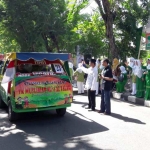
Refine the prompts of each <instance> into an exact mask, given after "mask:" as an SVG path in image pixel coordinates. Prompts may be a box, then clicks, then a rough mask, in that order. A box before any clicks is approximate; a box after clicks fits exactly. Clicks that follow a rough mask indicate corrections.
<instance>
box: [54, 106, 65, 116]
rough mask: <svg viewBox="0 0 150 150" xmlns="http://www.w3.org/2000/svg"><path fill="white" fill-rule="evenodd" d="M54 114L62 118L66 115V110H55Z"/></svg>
mask: <svg viewBox="0 0 150 150" xmlns="http://www.w3.org/2000/svg"><path fill="white" fill-rule="evenodd" d="M56 113H57V115H58V116H60V117H63V116H64V115H65V113H66V108H60V109H56Z"/></svg>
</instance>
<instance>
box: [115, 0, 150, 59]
mask: <svg viewBox="0 0 150 150" xmlns="http://www.w3.org/2000/svg"><path fill="white" fill-rule="evenodd" d="M149 6H150V2H147V0H143V1H141V4H139V3H138V1H136V0H128V1H124V2H123V3H122V5H120V7H119V8H118V11H117V16H116V19H115V22H114V24H115V25H116V29H117V31H119V32H117V31H116V36H117V39H118V40H117V45H118V48H119V53H120V57H121V58H122V59H125V58H126V56H134V57H135V58H137V56H138V51H139V46H140V38H141V34H142V28H141V27H143V26H144V25H145V24H146V23H147V20H148V17H149V15H150V13H149V8H150V7H149Z"/></svg>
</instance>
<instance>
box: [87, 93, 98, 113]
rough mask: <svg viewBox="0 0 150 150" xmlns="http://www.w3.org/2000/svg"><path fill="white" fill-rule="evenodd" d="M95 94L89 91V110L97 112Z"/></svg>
mask: <svg viewBox="0 0 150 150" xmlns="http://www.w3.org/2000/svg"><path fill="white" fill-rule="evenodd" d="M95 94H96V91H91V90H88V100H89V108H92V110H95Z"/></svg>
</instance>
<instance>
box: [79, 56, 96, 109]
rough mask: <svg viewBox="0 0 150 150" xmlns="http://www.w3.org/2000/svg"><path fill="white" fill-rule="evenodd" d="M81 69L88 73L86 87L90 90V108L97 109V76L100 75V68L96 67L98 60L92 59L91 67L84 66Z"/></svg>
mask: <svg viewBox="0 0 150 150" xmlns="http://www.w3.org/2000/svg"><path fill="white" fill-rule="evenodd" d="M79 69H81V70H82V71H83V72H84V73H86V74H87V75H88V76H87V80H86V88H87V90H88V100H89V104H88V108H89V109H92V111H95V93H96V88H97V77H98V69H97V67H96V60H95V59H91V61H90V68H88V69H87V68H84V67H81V68H79Z"/></svg>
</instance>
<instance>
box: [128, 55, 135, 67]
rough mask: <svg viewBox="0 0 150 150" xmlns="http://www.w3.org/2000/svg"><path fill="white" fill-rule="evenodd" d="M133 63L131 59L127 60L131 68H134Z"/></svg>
mask: <svg viewBox="0 0 150 150" xmlns="http://www.w3.org/2000/svg"><path fill="white" fill-rule="evenodd" d="M134 61H135V59H134V58H133V57H131V58H128V62H129V66H130V67H131V68H133V67H134Z"/></svg>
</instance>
